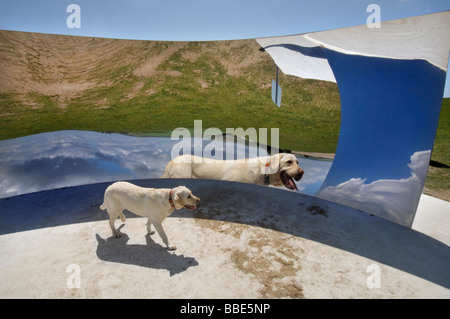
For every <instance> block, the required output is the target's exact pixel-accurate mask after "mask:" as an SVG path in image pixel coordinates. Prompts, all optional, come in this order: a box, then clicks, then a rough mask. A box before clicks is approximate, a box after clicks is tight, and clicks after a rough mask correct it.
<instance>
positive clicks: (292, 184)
mask: <svg viewBox="0 0 450 319" xmlns="http://www.w3.org/2000/svg"><path fill="white" fill-rule="evenodd" d="M288 183H289V185H290V186H291V187H290V188H291V189H292V190H296V191H298V188H297V185H296V184H295V182H294V180H293V179H292V178H291V177H290V176H288Z"/></svg>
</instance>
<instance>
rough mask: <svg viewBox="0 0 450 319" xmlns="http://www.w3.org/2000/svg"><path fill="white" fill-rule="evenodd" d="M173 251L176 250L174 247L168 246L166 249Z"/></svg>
mask: <svg viewBox="0 0 450 319" xmlns="http://www.w3.org/2000/svg"><path fill="white" fill-rule="evenodd" d="M175 249H177V247H176V246H168V247H167V250H169V251H174V250H175Z"/></svg>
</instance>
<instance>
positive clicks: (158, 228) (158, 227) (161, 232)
mask: <svg viewBox="0 0 450 319" xmlns="http://www.w3.org/2000/svg"><path fill="white" fill-rule="evenodd" d="M153 225H154V226H155V228H156V231H157V232H158V234H159V236H160V237H161V239H162V240H163V242H164V244H166V246H167V249H168V250H175V249H177V247H175V246H170V245H169V240H168V239H167V235H166V233H165V232H164V229H163V228H162V225H161V224H160V223H154V224H153Z"/></svg>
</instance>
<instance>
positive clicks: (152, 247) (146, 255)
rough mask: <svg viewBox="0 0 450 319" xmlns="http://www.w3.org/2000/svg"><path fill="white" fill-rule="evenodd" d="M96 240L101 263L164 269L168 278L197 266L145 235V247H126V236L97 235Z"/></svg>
mask: <svg viewBox="0 0 450 319" xmlns="http://www.w3.org/2000/svg"><path fill="white" fill-rule="evenodd" d="M95 237H96V239H97V243H98V245H97V252H96V253H97V257H98V258H99V259H100V260H103V261H109V262H115V263H121V264H130V265H137V266H140V267H146V268H153V269H166V270H168V271H169V273H170V276H171V277H172V276H173V275H177V274H179V273H181V272H184V271H186V270H187V269H188V268H189V267H194V266H197V265H198V262H197V260H195V258H192V257H185V256H184V255H176V254H175V253H173V252H170V251H168V250H167V249H166V248H164V247H163V246H161V245H160V244H158V243H156V242H154V241H153V239H152V238H151V236H150V235H149V234H147V235H145V240H146V244H145V245H127V242H128V240H129V239H130V238H129V237H128V235H127V234H122V237H120V238H114V237H113V236H111V237H108V238H107V239H103V238H102V237H100V235H99V234H96V235H95Z"/></svg>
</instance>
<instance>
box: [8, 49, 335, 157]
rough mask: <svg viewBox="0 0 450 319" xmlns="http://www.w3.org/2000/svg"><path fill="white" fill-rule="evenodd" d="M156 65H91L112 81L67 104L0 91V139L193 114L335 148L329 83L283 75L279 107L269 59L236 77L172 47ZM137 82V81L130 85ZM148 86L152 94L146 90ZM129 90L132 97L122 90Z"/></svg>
mask: <svg viewBox="0 0 450 319" xmlns="http://www.w3.org/2000/svg"><path fill="white" fill-rule="evenodd" d="M194 45H195V43H194V44H192V46H194ZM191 49H192V48H191ZM158 71H159V72H160V75H159V76H156V77H152V78H143V77H137V76H135V75H133V73H132V67H129V66H123V67H120V68H118V69H114V70H113V72H110V73H108V72H105V71H95V72H97V76H98V77H100V79H102V81H104V82H105V83H107V82H108V81H111V80H112V79H114V80H115V82H114V85H109V86H101V87H97V88H93V89H89V90H86V91H83V92H82V94H80V95H78V96H77V97H75V98H73V99H71V100H70V101H68V102H67V103H66V106H65V108H60V107H58V106H57V103H56V101H57V97H49V96H45V95H39V94H38V93H33V94H29V96H27V97H26V100H27V101H29V102H30V104H32V105H34V107H33V108H32V107H30V106H29V105H28V106H27V105H21V104H20V103H19V102H18V101H20V100H23V96H19V95H14V94H13V93H10V94H3V95H0V109H1V112H2V113H3V114H7V115H6V116H3V119H4V123H3V125H2V127H1V129H0V139H9V138H14V137H18V136H24V135H30V134H35V133H40V132H47V131H56V130H66V129H77V130H92V131H107V132H128V133H134V134H141V133H144V134H153V135H155V134H157V133H158V132H167V131H171V130H173V129H175V128H177V127H186V128H188V129H193V124H194V120H202V121H203V128H208V127H217V128H219V129H221V130H222V131H223V132H225V130H226V128H237V127H242V128H244V129H247V128H248V127H255V128H268V129H269V131H270V128H279V129H280V144H281V145H280V147H281V148H284V149H292V150H303V151H315V152H334V151H335V148H336V143H337V140H338V135H339V125H340V101H339V94H338V90H337V86H336V85H335V84H334V83H326V82H320V81H312V80H300V79H297V78H294V77H290V76H281V77H280V83H281V85H282V87H283V101H282V107H281V108H278V107H277V106H276V105H275V104H274V103H273V102H272V100H271V88H270V83H271V78H272V77H273V75H274V71H275V65H274V64H273V62H271V60H270V61H268V62H267V63H266V64H263V65H262V66H259V67H258V68H256V67H254V66H251V67H249V68H248V70H243V72H242V74H244V76H240V77H235V76H231V75H229V74H228V73H227V70H226V69H225V68H224V67H223V65H222V64H221V63H219V62H218V61H217V59H216V58H215V57H214V56H212V55H210V54H204V55H203V56H201V58H199V59H197V60H196V61H195V62H191V61H188V60H186V59H183V57H182V55H181V52H177V53H175V54H173V55H172V56H171V57H170V58H169V59H168V60H166V61H165V62H164V63H162V64H161V65H160V66H159V68H158ZM167 71H171V72H172V73H171V72H167ZM173 71H177V72H179V73H178V74H176V75H173ZM268 71H271V72H268ZM138 84H140V86H138ZM202 84H203V86H205V85H206V86H207V87H202ZM135 87H140V89H139V90H138V91H137V92H133V88H135ZM149 90H151V91H152V94H148V93H146V92H148V91H149ZM130 93H133V96H132V98H127V96H129V94H130ZM101 106H107V108H101ZM317 141H320V143H318V142H317Z"/></svg>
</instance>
